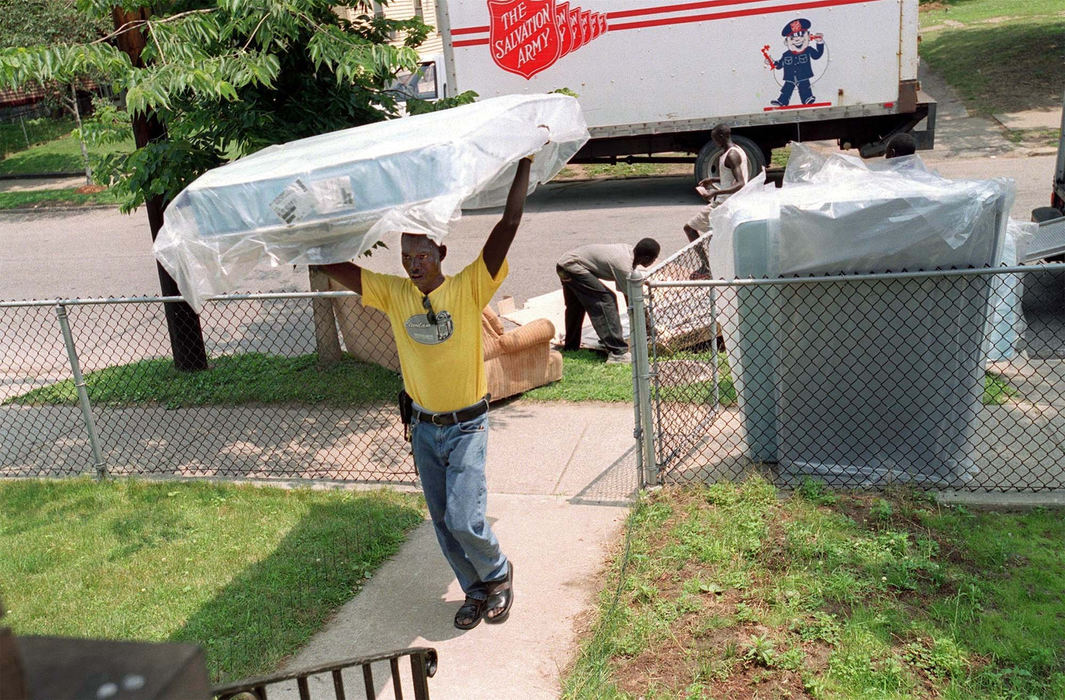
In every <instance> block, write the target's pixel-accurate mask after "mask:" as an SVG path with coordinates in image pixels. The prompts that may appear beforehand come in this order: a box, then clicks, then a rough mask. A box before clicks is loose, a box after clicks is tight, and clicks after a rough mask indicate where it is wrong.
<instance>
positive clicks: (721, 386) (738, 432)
mask: <svg viewBox="0 0 1065 700" xmlns="http://www.w3.org/2000/svg"><path fill="white" fill-rule="evenodd" d="M698 245H699V244H698V243H697V244H696V245H694V246H689V247H687V248H685V249H683V250H682V251H680V252H679V253H678V254H677V255H675V256H674V257H672V258H671V259H669V260H666V261H664V262H663V263H662V264H660V265H659V266H657V267H656V268H655V269H653V270H651V271H650V272H649V274H648V277H647V279H646V286H645V289H646V299H645V302H644V303H645V304H646V307H647V314H646V318H647V319H648V328H647V335H648V347H649V371H648V372H647V377H648V383H649V387H648V394H649V396H650V401H649V408H650V414H651V415H650V417H649V420H648V422H647V423H645V430H644V433H645V434H649V435H650V438H651V440H652V441H653V462H654V467H655V469H654V470H652V472H647V471H646V469H645V472H644V473H645V475H648V476H649V478H648V480H649V481H652V482H654V481H657V482H658V483H676V482H686V481H717V480H728V479H736V478H740V477H742V476H743V475H744V474H746V473H748V472H749V471H750V470H752V469H759V470H761V471H764V472H765V473H768V474H770V475H772V477H774V478H775V479H776V480H777V482H778V483H780V484H781V485H787V486H794V485H797V484H800V483H802V481H803V480H805V479H810V478H813V479H817V480H820V481H823V482H825V483H826V484H828V485H830V486H834V487H842V488H883V487H886V486H889V485H892V484H908V485H914V486H917V487H919V488H927V489H938V490H955V491H973V492H1037V491H1065V265H1062V264H1055V265H1041V266H1025V267H1016V268H1002V269H1001V270H983V271H979V270H969V271H946V272H928V273H912V274H890V275H862V276H854V275H851V276H846V277H822V278H802V279H777V280H745V281H737V282H732V283H727V282H721V281H712V280H701V279H698V278H699V276H700V275H699V272H698V271H699V269H700V267H702V265H703V263H704V259H703V258H702V256H701V255H700V249H699V248H698ZM634 321H635V323H636V325H639V322H638V320H637V319H634ZM635 337H637V333H634V338H635ZM637 374H639V373H637ZM637 389H638V391H637V395H639V387H637ZM648 454H650V452H649V451H648ZM650 460H651V458H650V457H648V458H647V460H645V461H650Z"/></svg>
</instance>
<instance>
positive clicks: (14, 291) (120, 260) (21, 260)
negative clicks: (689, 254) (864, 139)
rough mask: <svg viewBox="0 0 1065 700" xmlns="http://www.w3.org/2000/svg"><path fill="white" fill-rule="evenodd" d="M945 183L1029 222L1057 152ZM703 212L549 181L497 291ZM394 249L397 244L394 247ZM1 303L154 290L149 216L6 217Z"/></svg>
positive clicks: (532, 205) (551, 284)
mask: <svg viewBox="0 0 1065 700" xmlns="http://www.w3.org/2000/svg"><path fill="white" fill-rule="evenodd" d="M926 161H927V162H928V164H929V165H930V166H931V167H933V168H935V169H937V170H939V171H940V172H941V173H942V174H944V175H947V176H949V177H975V178H986V177H993V176H1007V177H1012V178H1014V180H1016V182H1017V200H1016V202H1015V205H1014V207H1013V216H1014V218H1019V219H1024V220H1027V218H1028V214H1029V212H1030V211H1031V209H1032V208H1033V207H1036V206H1043V205H1045V204H1046V203H1047V201H1048V199H1049V196H1050V195H1049V189H1050V182H1051V177H1052V172H1053V167H1054V159H1053V157H1052V156H1036V157H1013V158H1008V157H998V156H984V157H980V158H957V157H954V156H952V155H950V152H949V151H947V152H945V156H940V154H939V152H932V153H931V154H928V155H927V156H926ZM697 206H699V201H698V199H697V198H696V195H694V193H692V192H691V190H690V182H689V179H688V178H687V177H682V176H675V177H658V178H641V179H634V180H604V181H591V182H569V183H552V184H548V185H546V186H544V187H542V188H540V189H539V190H538V191H537V192H535V193H534V194H533V195H532V197H530V199H529V204H528V208H527V214H526V217H525V220H524V222H523V224H522V228H521V231H520V232H519V235H518V238H517V240H516V241H515V243H514V247H513V249H512V252H511V255H510V264H511V274H510V277H509V278H508V279H507V281H506V282H504V284H503V287H502V289H501V290H500V294H501V295H511V296H513V297H515V299H516V300H518V301H519V302H522V301H524V300H525V299H527V298H529V297H532V296H536V295H539V294H543V293H546V292H549V291H551V290H553V289H554V288H555V287H556V286H557V279H556V277H555V273H554V261H555V260H556V259H558V257H559V256H560V255H561V254H562V253H564V252H565V251H566V250H568V249H570V248H572V247H574V246H577V245H581V244H583V243H590V242H595V241H627V242H631V243H634V242H636V241H637V240H639V239H640V238H642V237H644V236H653V237H655V238H657V239H658V240H659V241H660V242H661V243H662V246H663V254H665V255H668V254H669V253H672V252H673V251H675V250H676V249H678V248H680V247H681V245H682V244H683V243H684V241H685V239H684V236H683V234H682V233H681V231H680V228H681V225H682V224H683V222H684V221H685V220H686V219H687V217H688V216H689V215H690V213H691V212H692V211H693V210H694V209H695V208H696V207H697ZM497 217H498V212H496V211H489V212H475V213H468V214H467V215H466V216H464V217H463V218H462V219H460V220H459V221H458V222H457V223H456V225H455V227H454V229H453V231H452V233H451V235H450V237H449V241H448V245H449V250H450V254H449V256H448V259H447V260H446V261H445V266H444V267H445V271H446V272H449V273H450V272H454V271H456V270H457V269H458V268H459V267H461V266H462V265H463V264H465V263H466V262H468V261H469V260H470V259H471V258H472V257H473V256H474V255H475V254H476V251H477V250H478V249H479V248H480V246H481V245H482V243H483V241H484V237H485V236H486V235H487V233H488V231H489V230H490V229H491V227H492V225H493V224H494V223H495V221H496V218H497ZM390 245H391V246H392V251H395V250H396V249H397V246H398V241H396V240H393V241H392V242H391V244H390ZM0 246H2V249H3V250H4V255H3V257H2V259H0V299H4V300H15V299H50V298H56V297H75V296H78V297H83V298H84V297H100V296H133V295H144V294H157V293H158V289H159V283H158V278H157V276H156V269H155V263H154V261H153V259H152V256H151V244H150V241H149V239H148V225H147V220H146V217H145V215H144V213H143V212H137V213H134V214H132V215H128V216H127V215H123V214H119V213H117V212H113V211H108V210H92V211H80V212H74V213H71V212H51V213H3V214H0ZM368 265H369V267H372V268H375V269H380V270H383V271H392V272H399V271H400V269H399V263H398V254H397V253H394V252H392V253H390V252H389V251H378V253H377V255H376V256H375V258H374V259H373V260H371V261H370V262H369V263H368ZM306 288H307V280H306V271H305V270H303V269H299V270H293V269H292V268H291V267H283V268H279V269H274V270H264V271H260V272H258V273H257V274H255V275H254V276H253V277H252V279H250V280H249V282H248V284H247V285H244V289H245V290H249V291H255V290H270V289H274V290H293V289H306Z"/></svg>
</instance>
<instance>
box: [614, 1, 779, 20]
mask: <svg viewBox="0 0 1065 700" xmlns="http://www.w3.org/2000/svg"><path fill="white" fill-rule="evenodd" d="M752 2H765V0H703V2H686V3H683V4H680V5H660V6H658V7H641V8H640V9H638V10H620V11H618V12H607V13H606V17H607V19H621V18H622V17H639V16H641V15H653V14H660V13H662V12H683V11H685V10H702V9H705V8H707V7H721V6H722V5H745V4H749V3H752Z"/></svg>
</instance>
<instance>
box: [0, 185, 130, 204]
mask: <svg viewBox="0 0 1065 700" xmlns="http://www.w3.org/2000/svg"><path fill="white" fill-rule="evenodd" d="M90 205H102V206H114V207H117V206H118V199H117V198H116V197H115V195H114V194H113V193H112V192H111V190H104V191H102V192H89V193H86V194H80V193H78V192H77V191H75V189H74V188H63V189H57V190H26V191H18V192H0V209H43V208H47V207H84V206H90Z"/></svg>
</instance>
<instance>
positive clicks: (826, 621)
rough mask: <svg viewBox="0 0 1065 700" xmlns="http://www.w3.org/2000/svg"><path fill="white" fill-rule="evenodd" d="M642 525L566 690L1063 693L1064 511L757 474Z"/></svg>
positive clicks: (624, 693)
mask: <svg viewBox="0 0 1065 700" xmlns="http://www.w3.org/2000/svg"><path fill="white" fill-rule="evenodd" d="M629 528H630V534H629V537H630V539H629V540H628V541H627V543H626V547H625V549H624V551H622V552H621V553H619V555H618V557H617V559H616V560H615V562H614V564H613V567H612V569H611V572H610V574H609V575H608V580H607V582H606V585H605V588H604V591H603V593H602V595H601V604H600V613H599V614H600V617H599V620H598V622H597V623H596V625H595V627H594V628H593V630H592V632H591V633H590V634H589V635H588V636H587V638H586V640H585V642H584V644H583V646H582V650H581V652H580V655H579V659H578V661H577V662H576V664H575V666H574V667H573V668H572V669H570V671H569V673H568V675H567V677H566V678H565V679H564V695H563V697H566V698H597V699H598V698H648V699H650V698H663V699H664V698H671V699H672V698H707V697H714V698H731V697H766V698H785V697H810V696H812V697H815V698H846V699H849V698H925V697H943V698H954V699H956V700H963V699H965V700H967V699H969V698H1007V697H1009V698H1061V697H1065V622H1063V621H1065V550H1063V548H1062V547H1061V542H1062V541H1065V511H1060V510H1058V511H1046V510H1034V511H1028V512H1024V513H993V512H975V513H974V512H970V511H968V510H966V509H964V508H961V507H958V508H948V507H941V506H938V505H936V504H935V503H933V502H931V501H930V500H928V499H925V498H923V497H921V496H920V495H919V494H916V493H911V492H907V491H897V492H893V493H889V494H886V495H875V494H866V495H844V494H834V493H831V492H829V491H826V490H825V489H824V488H823V487H821V486H820V485H819V484H816V483H809V482H808V483H807V484H805V485H804V486H803V487H802V488H800V489H799V490H798V491H797V493H796V494H795V495H793V496H792V497H790V498H787V499H784V500H781V499H780V498H779V496H778V493H777V491H776V489H775V488H774V487H773V486H772V485H771V484H769V483H767V482H766V481H765V480H763V479H761V478H760V477H755V478H752V479H751V480H749V481H748V482H747V483H745V484H743V485H733V484H718V485H714V486H709V487H701V486H700V487H691V488H684V489H679V488H668V489H664V490H663V491H661V492H659V493H657V494H655V495H652V496H650V497H648V498H646V499H645V500H644V501H643V502H641V503H640V504H639V505H638V506H637V507H636V508H635V510H634V511H633V513H632V514H631V515H630V522H629ZM616 596H617V602H616V604H615V597H616Z"/></svg>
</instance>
